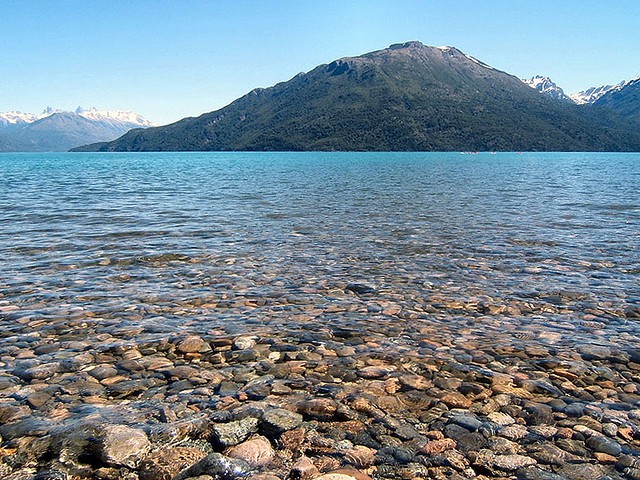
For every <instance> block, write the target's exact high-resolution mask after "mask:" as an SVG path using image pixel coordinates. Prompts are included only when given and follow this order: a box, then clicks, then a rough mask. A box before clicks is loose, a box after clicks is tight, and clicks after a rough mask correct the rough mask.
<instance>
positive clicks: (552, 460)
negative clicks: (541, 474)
mask: <svg viewBox="0 0 640 480" xmlns="http://www.w3.org/2000/svg"><path fill="white" fill-rule="evenodd" d="M528 453H529V455H530V456H531V457H532V458H534V459H536V460H537V461H538V462H539V463H544V464H546V465H563V464H564V463H565V462H567V461H568V460H570V459H571V460H575V459H577V458H578V457H575V456H571V455H570V454H569V453H568V452H566V451H564V450H562V449H561V448H559V447H557V446H555V445H554V444H552V443H545V444H542V445H539V446H536V447H534V448H531V449H530V450H529V452H528Z"/></svg>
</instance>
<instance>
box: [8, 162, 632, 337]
mask: <svg viewBox="0 0 640 480" xmlns="http://www.w3.org/2000/svg"><path fill="white" fill-rule="evenodd" d="M0 171H1V175H0V222H1V224H2V229H1V230H0V255H2V259H3V262H2V266H3V268H2V274H1V276H0V283H2V300H3V301H4V302H5V303H8V304H10V305H12V306H17V307H19V308H20V313H21V314H24V315H33V316H38V315H44V316H47V315H56V312H57V311H59V310H68V309H70V308H77V307H82V308H83V309H84V310H85V311H91V312H94V313H96V314H98V315H100V316H101V317H104V316H106V317H110V316H120V315H123V312H126V311H128V309H130V308H138V309H140V308H145V307H146V306H148V307H150V308H154V309H159V308H160V307H161V306H162V305H165V306H169V307H170V306H172V305H173V304H175V303H176V302H181V303H182V304H184V306H185V307H189V306H192V305H194V304H196V303H198V301H205V302H206V301H207V299H210V298H211V297H216V298H217V297H219V296H221V295H223V296H224V295H226V296H228V297H230V298H235V297H237V296H242V297H247V296H249V297H256V298H261V299H265V300H266V301H267V302H274V301H277V299H278V298H280V297H281V296H283V295H286V296H290V297H293V299H294V300H295V302H290V303H300V302H302V303H306V304H315V303H317V302H319V301H320V302H331V301H332V299H331V297H330V292H331V289H332V288H333V287H340V285H341V284H343V283H345V282H346V283H350V282H364V283H372V284H374V285H375V286H377V287H378V288H379V289H380V290H381V292H384V295H386V296H389V297H393V298H397V299H398V300H399V301H401V302H406V301H416V302H428V301H430V300H433V299H434V298H435V299H436V300H438V301H441V302H446V301H458V302H470V301H476V302H477V301H485V302H489V303H503V304H508V303H510V302H512V301H523V302H532V301H533V302H538V303H550V304H552V305H553V304H554V301H555V303H558V301H559V299H558V293H560V292H568V294H569V296H570V298H569V299H568V300H567V302H566V303H568V304H569V305H570V306H575V305H576V304H581V309H582V310H584V308H586V307H588V306H591V307H594V308H596V307H600V308H603V309H605V310H614V311H615V310H621V311H624V310H625V309H627V308H630V307H631V308H633V307H637V306H638V304H639V302H640V290H639V288H638V285H639V284H640V282H639V276H640V155H637V154H575V153H571V154H534V153H529V154H521V155H517V154H496V155H489V154H478V155H461V154H456V153H446V154H442V153H431V154H414V153H411V154H387V153H369V154H361V153H344V154H342V153H336V154H326V153H320V154H319V153H304V154H287V153H265V154H261V153H166V154H155V153H153V154H107V155H100V154H45V155H43V154H19V155H12V154H5V155H2V156H0ZM409 294H411V295H414V296H415V295H419V296H421V297H422V298H417V299H411V298H406V297H407V296H409ZM309 295H320V296H321V298H311V299H310V298H307V297H308V296H309ZM436 297H437V298H436ZM484 297H488V298H484ZM483 299H484V300H483ZM255 310H257V311H256V312H254V313H252V314H251V315H248V317H249V318H253V319H255V320H257V321H259V322H260V323H261V324H263V325H264V328H267V329H269V328H270V325H269V323H270V322H271V321H274V319H272V318H261V316H260V310H261V309H260V308H258V309H255ZM14 316H15V315H14ZM229 316H231V317H232V318H229ZM163 317H164V320H163V321H162V324H163V327H166V328H167V329H169V328H171V327H175V328H177V329H179V328H182V327H183V326H184V325H183V322H184V315H176V313H175V312H169V314H168V315H163ZM235 317H237V315H236V314H235V313H234V312H233V309H231V311H228V309H225V310H223V311H219V312H214V313H213V314H210V315H207V316H206V318H198V319H191V320H190V321H191V323H190V324H189V327H190V328H191V329H194V330H199V329H202V330H207V329H210V328H215V327H217V326H219V325H226V324H227V322H228V321H230V320H231V321H233V322H234V323H239V328H242V325H243V323H244V321H245V320H246V319H247V318H246V317H247V315H244V314H243V315H242V317H243V318H240V319H238V318H235ZM10 320H11V319H9V324H8V325H5V327H6V328H8V329H9V330H12V331H15V330H16V326H15V325H14V324H12V322H11V321H10ZM143 320H144V319H143ZM345 320H346V319H345ZM139 321H140V320H132V321H131V324H132V325H138V323H139ZM337 321H338V322H340V321H341V320H340V319H337ZM510 321H512V322H514V325H512V328H520V327H522V328H523V329H525V330H526V327H527V323H528V322H529V321H531V320H530V319H527V320H522V321H519V320H517V319H511V320H510ZM540 321H541V320H540ZM602 321H603V323H604V324H605V325H604V328H603V331H602V335H604V336H611V335H619V334H621V333H622V332H624V333H628V334H629V335H632V336H633V337H634V338H630V339H629V340H630V341H635V339H636V337H635V334H636V333H637V329H635V328H631V327H635V326H637V325H636V324H634V325H631V326H630V325H629V324H628V323H629V322H627V321H624V320H623V321H620V320H616V319H615V318H606V319H605V318H603V319H602ZM143 323H144V322H143ZM152 323H154V324H155V323H157V319H156V321H154V322H152ZM569 323H571V324H572V326H573V328H576V329H577V330H580V325H578V324H577V322H576V319H572V321H571V322H569ZM276 325H277V320H276ZM590 335H591V333H590ZM596 340H597V339H596ZM616 341H623V342H624V341H626V337H625V336H624V335H623V336H622V337H621V338H618V339H617V340H616Z"/></svg>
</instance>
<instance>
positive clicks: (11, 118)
mask: <svg viewBox="0 0 640 480" xmlns="http://www.w3.org/2000/svg"><path fill="white" fill-rule="evenodd" d="M40 118H42V116H41V115H38V114H35V113H24V112H18V111H15V110H14V111H12V112H5V113H0V128H1V127H6V126H8V125H23V124H25V123H32V122H35V121H36V120H39V119H40Z"/></svg>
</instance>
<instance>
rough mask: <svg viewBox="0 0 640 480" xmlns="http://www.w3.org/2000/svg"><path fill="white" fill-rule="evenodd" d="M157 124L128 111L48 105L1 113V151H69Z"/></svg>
mask: <svg viewBox="0 0 640 480" xmlns="http://www.w3.org/2000/svg"><path fill="white" fill-rule="evenodd" d="M151 126H153V124H152V123H151V122H150V121H149V120H147V119H146V118H144V117H143V116H142V115H139V114H137V113H134V112H131V111H124V110H98V109H96V108H90V109H84V108H82V107H78V108H77V109H76V110H75V111H73V112H69V111H63V110H56V109H53V108H51V107H47V108H46V109H45V110H44V111H43V112H42V113H40V114H35V113H24V112H18V111H11V112H6V113H0V134H1V135H2V137H3V138H4V141H3V142H0V151H16V150H20V151H65V150H69V149H70V148H73V147H77V146H78V145H83V144H86V143H88V142H95V141H98V142H103V141H104V142H106V141H110V140H113V139H115V138H118V137H119V136H121V135H123V134H124V133H126V132H128V131H129V130H131V129H132V128H146V127H151Z"/></svg>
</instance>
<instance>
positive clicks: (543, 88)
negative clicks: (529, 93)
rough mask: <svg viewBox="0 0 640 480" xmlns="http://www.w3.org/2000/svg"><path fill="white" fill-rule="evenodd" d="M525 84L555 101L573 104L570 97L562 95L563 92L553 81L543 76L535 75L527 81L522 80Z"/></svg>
mask: <svg viewBox="0 0 640 480" xmlns="http://www.w3.org/2000/svg"><path fill="white" fill-rule="evenodd" d="M522 81H523V82H524V83H525V84H527V85H529V86H530V87H531V88H533V89H535V90H537V91H539V92H540V93H542V94H544V95H548V96H550V97H552V98H555V99H557V100H564V101H569V102H573V100H572V99H571V97H569V96H568V95H566V94H565V93H564V90H562V88H560V87H559V86H558V85H557V84H556V83H555V82H554V81H553V80H551V79H550V78H549V77H545V76H543V75H535V76H533V77H531V78H529V79H524V80H522Z"/></svg>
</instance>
